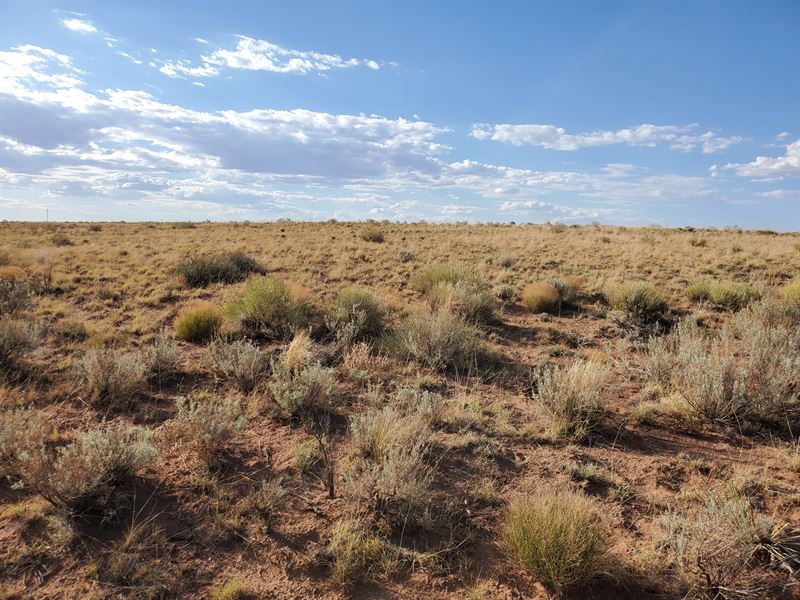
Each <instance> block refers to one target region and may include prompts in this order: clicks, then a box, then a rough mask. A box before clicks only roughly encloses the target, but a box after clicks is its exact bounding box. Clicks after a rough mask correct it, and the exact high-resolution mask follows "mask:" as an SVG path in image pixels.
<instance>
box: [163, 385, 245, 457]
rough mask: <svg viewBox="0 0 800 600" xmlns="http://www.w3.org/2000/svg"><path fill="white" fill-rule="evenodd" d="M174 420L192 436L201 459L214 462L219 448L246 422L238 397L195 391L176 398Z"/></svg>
mask: <svg viewBox="0 0 800 600" xmlns="http://www.w3.org/2000/svg"><path fill="white" fill-rule="evenodd" d="M176 404H177V407H178V415H177V420H178V423H179V425H180V426H182V428H183V430H184V431H185V432H186V433H187V434H188V435H189V437H190V438H191V439H192V441H193V443H194V444H195V447H196V449H197V454H198V457H199V458H200V460H202V461H203V462H205V463H206V464H213V462H214V461H215V460H216V457H217V455H218V454H219V452H220V451H221V450H222V449H223V448H224V447H225V445H226V444H227V443H228V442H229V441H230V440H231V439H232V438H233V436H234V435H236V434H237V433H238V432H239V431H240V430H241V429H242V428H243V427H244V426H245V425H246V424H247V421H246V419H245V418H244V416H243V415H242V407H241V403H240V402H239V400H238V398H233V397H220V396H217V395H215V394H196V395H195V396H193V397H190V398H185V397H183V396H180V397H178V398H177V399H176Z"/></svg>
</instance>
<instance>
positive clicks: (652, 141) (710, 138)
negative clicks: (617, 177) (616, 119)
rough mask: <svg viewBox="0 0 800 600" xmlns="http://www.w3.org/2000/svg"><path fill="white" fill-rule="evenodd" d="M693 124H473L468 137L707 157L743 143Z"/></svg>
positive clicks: (548, 146)
mask: <svg viewBox="0 0 800 600" xmlns="http://www.w3.org/2000/svg"><path fill="white" fill-rule="evenodd" d="M696 130H697V124H691V125H682V126H681V125H651V124H649V123H645V124H643V125H637V126H636V127H631V128H627V129H620V130H618V131H603V130H599V131H592V132H589V133H578V134H571V133H567V131H566V130H565V129H564V128H562V127H556V126H555V125H538V124H527V125H509V124H498V125H490V124H487V123H475V124H473V126H472V131H471V132H470V135H471V136H472V137H474V138H476V139H479V140H494V141H497V142H505V143H508V144H512V145H513V146H541V147H542V148H546V149H548V150H565V151H571V150H579V149H581V148H587V147H592V146H608V145H612V144H625V145H628V146H655V145H656V144H658V143H662V142H666V143H668V144H669V145H670V148H673V149H676V150H682V151H689V150H694V149H695V148H697V147H698V146H700V147H702V150H703V153H705V154H711V153H713V152H718V151H720V150H724V149H726V148H728V147H730V146H732V145H734V144H737V143H739V142H741V141H743V139H744V138H741V137H738V136H732V137H720V136H717V135H716V134H715V133H713V132H710V131H707V132H705V133H702V134H698V133H697V131H696Z"/></svg>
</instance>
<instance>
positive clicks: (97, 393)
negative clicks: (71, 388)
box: [78, 348, 150, 406]
mask: <svg viewBox="0 0 800 600" xmlns="http://www.w3.org/2000/svg"><path fill="white" fill-rule="evenodd" d="M78 372H79V373H80V374H81V375H82V376H83V378H84V380H85V381H86V383H87V384H88V386H89V389H90V391H91V395H92V399H93V400H95V401H96V402H104V403H107V404H109V405H111V406H121V405H124V404H126V403H128V402H130V401H131V400H132V399H133V398H135V397H136V396H137V395H138V394H139V393H140V392H141V391H142V390H143V388H144V384H145V382H146V381H147V378H148V376H149V375H150V367H149V365H148V364H147V362H146V361H145V360H144V358H143V357H142V354H141V353H140V352H137V351H133V352H122V351H119V350H115V349H107V348H95V349H92V350H89V351H88V352H86V354H84V356H83V358H82V359H81V360H80V361H79V362H78Z"/></svg>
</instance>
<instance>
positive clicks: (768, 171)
mask: <svg viewBox="0 0 800 600" xmlns="http://www.w3.org/2000/svg"><path fill="white" fill-rule="evenodd" d="M725 168H726V169H728V170H731V171H733V172H734V173H736V174H737V175H738V176H739V177H750V178H751V179H754V180H760V181H779V180H781V179H785V178H786V177H800V140H797V141H796V142H792V143H791V144H789V145H788V146H786V153H785V154H784V155H783V156H777V157H773V156H759V157H757V158H756V159H755V160H754V161H753V162H749V163H729V164H727V165H725Z"/></svg>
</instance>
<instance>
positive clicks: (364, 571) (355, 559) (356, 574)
mask: <svg viewBox="0 0 800 600" xmlns="http://www.w3.org/2000/svg"><path fill="white" fill-rule="evenodd" d="M385 554H386V550H385V544H384V542H383V540H381V538H379V537H378V536H376V535H375V534H374V533H372V532H370V530H369V528H368V527H367V526H366V524H364V523H363V522H361V521H356V520H349V519H348V520H342V521H339V522H338V523H336V525H334V527H333V530H332V531H331V537H330V540H329V541H328V544H327V546H326V548H325V557H326V559H327V561H328V563H329V564H330V570H331V574H332V575H333V577H334V579H335V580H336V581H338V582H340V583H354V582H355V581H357V580H359V579H365V578H368V577H369V576H370V574H371V573H373V572H374V571H375V570H376V569H377V568H380V564H381V562H382V561H383V559H384V558H385Z"/></svg>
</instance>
